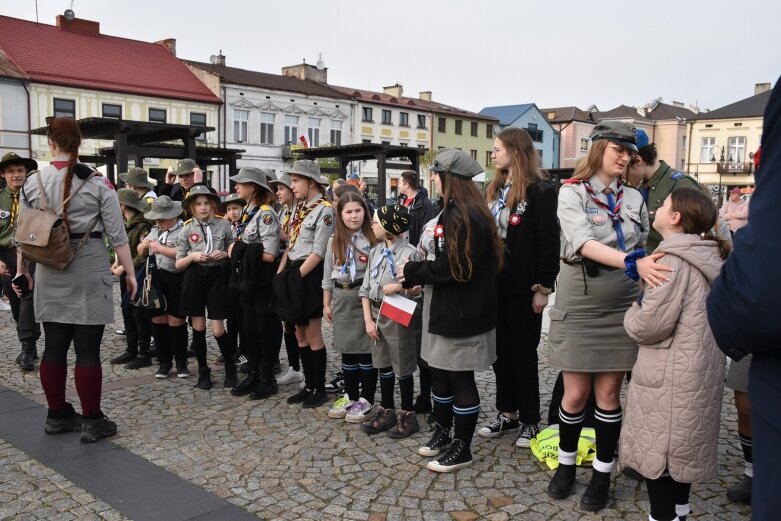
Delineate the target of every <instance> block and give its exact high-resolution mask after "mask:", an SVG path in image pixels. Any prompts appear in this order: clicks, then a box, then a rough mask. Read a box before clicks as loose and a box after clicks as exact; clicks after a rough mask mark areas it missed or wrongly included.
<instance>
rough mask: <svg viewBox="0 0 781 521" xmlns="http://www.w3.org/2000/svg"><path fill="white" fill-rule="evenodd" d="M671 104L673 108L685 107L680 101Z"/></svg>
mask: <svg viewBox="0 0 781 521" xmlns="http://www.w3.org/2000/svg"><path fill="white" fill-rule="evenodd" d="M672 103H673V107H681V108H684V107H685V105H684V104H683V103H681V102H680V101H673V102H672Z"/></svg>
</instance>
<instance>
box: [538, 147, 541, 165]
mask: <svg viewBox="0 0 781 521" xmlns="http://www.w3.org/2000/svg"><path fill="white" fill-rule="evenodd" d="M537 153H538V154H540V163H542V150H540V149H539V148H538V149H537Z"/></svg>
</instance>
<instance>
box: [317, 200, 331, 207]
mask: <svg viewBox="0 0 781 521" xmlns="http://www.w3.org/2000/svg"><path fill="white" fill-rule="evenodd" d="M320 204H322V205H323V206H325V207H327V208H333V206H334V205H333V204H331V201H325V200H324V201H323V202H322V203H320Z"/></svg>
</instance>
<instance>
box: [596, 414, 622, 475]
mask: <svg viewBox="0 0 781 521" xmlns="http://www.w3.org/2000/svg"><path fill="white" fill-rule="evenodd" d="M622 417H623V415H622V414H621V407H619V408H618V409H613V410H612V411H606V410H604V409H600V408H599V407H597V408H596V409H595V411H594V431H595V432H596V435H597V457H596V458H594V469H595V470H598V471H599V472H610V471H611V470H613V459H614V456H615V453H616V446H617V445H618V437H619V436H620V434H621V419H622Z"/></svg>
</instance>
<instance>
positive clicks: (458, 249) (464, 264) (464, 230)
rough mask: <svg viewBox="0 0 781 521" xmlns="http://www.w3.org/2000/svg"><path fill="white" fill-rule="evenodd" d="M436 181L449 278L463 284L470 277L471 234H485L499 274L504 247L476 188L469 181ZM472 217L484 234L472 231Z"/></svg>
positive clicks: (442, 177) (452, 178)
mask: <svg viewBox="0 0 781 521" xmlns="http://www.w3.org/2000/svg"><path fill="white" fill-rule="evenodd" d="M439 177H440V181H441V184H442V199H443V201H444V210H443V214H442V217H443V219H442V221H443V222H444V223H446V229H445V231H444V233H445V248H447V255H448V262H449V264H450V274H451V275H452V277H453V278H454V279H455V280H457V281H458V282H466V281H467V280H469V279H470V278H471V277H472V271H473V268H474V265H473V264H472V254H473V252H472V234H473V233H488V235H489V238H488V243H489V248H490V251H491V253H492V257H493V258H494V262H496V268H497V270H500V269H501V268H502V259H503V254H502V253H503V249H504V246H503V245H502V240H501V239H500V238H499V232H498V231H497V229H496V224H495V223H494V218H493V217H492V216H491V212H489V211H488V206H487V205H486V204H485V200H484V199H483V196H482V195H481V194H480V191H479V190H478V189H477V185H475V183H474V182H473V181H472V180H471V179H463V178H460V177H456V176H453V175H450V174H446V173H440V174H439ZM451 205H452V206H454V207H455V208H457V209H458V213H457V214H453V213H452V208H451ZM475 215H477V217H478V218H479V219H480V220H481V221H482V222H483V223H484V224H485V228H487V230H485V231H484V230H474V229H473V225H474V224H475V223H473V222H472V217H473V216H475ZM481 228H482V227H481ZM459 239H462V240H459Z"/></svg>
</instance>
